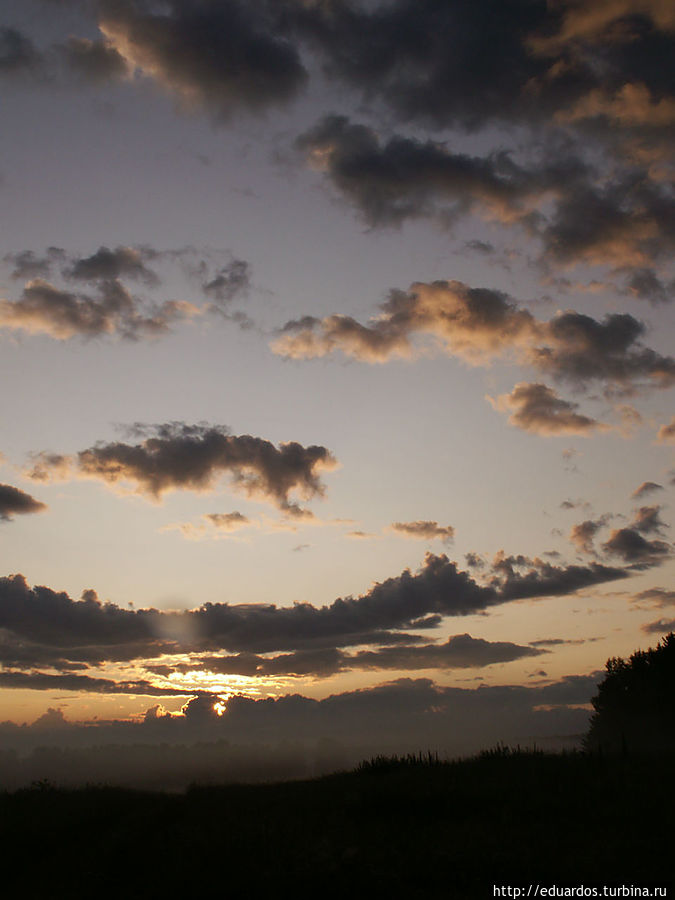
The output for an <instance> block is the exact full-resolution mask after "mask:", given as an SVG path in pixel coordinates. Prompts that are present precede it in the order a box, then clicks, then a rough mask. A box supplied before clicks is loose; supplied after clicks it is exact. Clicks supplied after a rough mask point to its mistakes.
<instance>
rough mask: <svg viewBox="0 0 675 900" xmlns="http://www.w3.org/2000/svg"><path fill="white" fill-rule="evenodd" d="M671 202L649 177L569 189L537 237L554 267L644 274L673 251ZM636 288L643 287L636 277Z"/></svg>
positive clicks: (674, 221)
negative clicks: (608, 267) (594, 266)
mask: <svg viewBox="0 0 675 900" xmlns="http://www.w3.org/2000/svg"><path fill="white" fill-rule="evenodd" d="M674 233H675V200H674V199H673V197H672V195H671V194H670V191H669V190H668V189H667V188H666V187H662V186H661V185H659V184H655V183H654V182H653V181H652V180H651V179H650V177H649V175H648V173H646V172H645V173H642V174H640V175H636V174H635V173H631V174H630V175H627V176H625V177H624V178H621V179H619V180H617V181H615V182H613V183H610V184H609V185H607V186H603V187H599V186H598V185H594V184H591V183H590V182H587V183H586V184H584V185H579V186H574V185H571V186H570V189H569V190H568V191H567V192H566V193H565V194H564V195H562V196H561V198H560V200H559V201H558V203H557V206H556V208H555V211H554V213H553V216H552V218H551V220H550V222H549V224H548V225H547V226H546V227H545V228H544V229H543V231H542V238H543V241H544V245H545V248H546V254H547V255H548V256H549V257H551V258H552V259H553V260H555V261H556V262H561V263H570V262H586V263H607V262H609V263H612V264H614V266H616V267H622V266H625V265H633V266H635V267H636V268H643V269H644V267H645V266H646V264H647V263H649V262H650V261H654V260H658V259H660V258H664V257H665V258H668V256H669V255H671V254H672V251H673V248H674V247H675V238H674V237H673V234H674ZM637 286H638V288H640V286H642V287H643V288H644V287H645V286H646V282H645V280H644V276H643V277H642V279H640V276H638V281H637Z"/></svg>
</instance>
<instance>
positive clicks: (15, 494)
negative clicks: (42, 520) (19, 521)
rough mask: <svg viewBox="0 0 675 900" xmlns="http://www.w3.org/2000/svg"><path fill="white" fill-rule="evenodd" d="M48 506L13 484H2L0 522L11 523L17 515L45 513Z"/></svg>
mask: <svg viewBox="0 0 675 900" xmlns="http://www.w3.org/2000/svg"><path fill="white" fill-rule="evenodd" d="M45 509H47V506H46V504H44V503H40V501H39V500H36V499H35V498H34V497H31V496H30V494H26V493H25V492H24V491H21V490H19V488H16V487H12V485H11V484H0V521H5V522H9V521H10V520H11V519H12V518H13V516H15V515H24V514H26V513H37V512H43V511H44V510H45Z"/></svg>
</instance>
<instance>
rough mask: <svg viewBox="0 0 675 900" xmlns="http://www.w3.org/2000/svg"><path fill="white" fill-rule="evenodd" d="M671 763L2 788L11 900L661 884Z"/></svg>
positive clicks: (529, 763)
mask: <svg viewBox="0 0 675 900" xmlns="http://www.w3.org/2000/svg"><path fill="white" fill-rule="evenodd" d="M674 763H675V758H674V757H673V756H662V757H656V758H655V757H651V758H650V759H648V760H646V759H643V758H640V757H627V758H621V757H618V758H609V759H608V758H606V757H604V758H603V757H601V756H592V755H584V754H580V753H576V754H569V755H562V756H558V755H549V754H543V753H533V752H508V751H505V750H496V751H493V752H491V753H486V754H482V755H481V756H480V757H476V758H473V759H469V760H464V761H457V762H452V763H436V762H435V761H434V760H430V761H428V762H426V763H424V764H422V763H420V762H419V761H413V760H411V759H407V760H398V759H396V758H393V759H392V758H379V759H375V760H373V761H371V762H370V763H366V764H363V765H362V766H361V767H360V768H359V769H358V770H357V771H355V772H349V773H342V774H336V775H332V776H327V777H324V778H321V779H317V780H313V781H296V782H286V783H280V784H268V785H230V786H224V787H193V788H191V789H190V790H188V791H187V792H186V793H184V794H156V793H154V794H153V793H142V792H134V791H127V790H121V789H109V788H105V787H90V788H86V789H81V790H72V791H68V790H56V789H52V788H50V787H49V786H48V785H46V784H42V785H36V786H34V787H33V788H31V789H26V790H21V791H17V792H15V793H11V794H2V795H0V840H1V846H2V847H3V854H4V858H5V860H7V861H8V862H9V865H7V866H6V868H5V875H4V882H5V889H6V890H8V891H9V890H10V888H11V893H9V892H8V893H7V896H17V897H18V896H21V897H33V896H35V897H38V896H39V897H49V898H55V897H69V898H76V897H87V898H90V897H97V896H99V895H100V894H101V893H105V894H106V895H107V894H111V893H114V894H116V895H117V896H120V897H125V898H135V897H157V898H159V897H162V898H167V897H179V896H183V897H187V898H192V897H211V896H213V897H242V898H244V897H245V898H250V897H258V896H263V895H270V896H274V897H280V896H281V897H291V896H292V897H294V898H295V897H312V898H315V897H317V898H318V897H326V896H338V895H340V896H357V895H358V896H359V897H361V896H364V897H385V896H403V897H406V898H417V897H419V898H422V897H424V898H427V897H443V898H471V900H476V898H482V897H486V898H487V897H492V896H493V884H497V885H509V884H510V885H521V884H525V885H526V886H527V885H529V884H530V883H540V884H542V885H551V884H552V883H554V882H561V881H565V882H574V883H575V884H581V883H582V882H586V883H589V882H595V883H617V882H621V881H623V882H626V883H630V884H638V885H639V884H641V883H648V882H649V883H654V882H656V881H661V882H663V881H664V880H667V879H668V878H669V877H670V872H671V865H670V864H669V863H667V862H666V860H668V859H669V858H670V855H671V850H672V833H671V810H672V809H673V807H674V803H675V782H674V780H673V778H672V773H673V764H674Z"/></svg>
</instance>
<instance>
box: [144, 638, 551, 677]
mask: <svg viewBox="0 0 675 900" xmlns="http://www.w3.org/2000/svg"><path fill="white" fill-rule="evenodd" d="M401 637H402V638H403V637H406V638H407V639H408V641H409V642H410V643H408V644H404V643H402V642H400V643H397V644H394V645H393V646H389V647H378V648H377V649H374V650H359V651H357V652H356V653H346V652H344V651H342V650H338V649H336V648H332V647H329V648H322V649H319V650H300V651H296V652H295V653H284V654H281V655H279V656H273V657H264V656H259V655H257V654H254V653H240V654H238V655H237V656H215V657H213V656H212V657H204V658H202V659H199V660H198V661H197V662H195V663H192V664H189V665H184V666H178V667H175V668H173V669H171V670H170V671H174V672H175V671H178V672H182V673H185V672H194V671H206V672H215V673H219V674H223V675H225V674H230V675H247V676H249V677H253V676H261V677H262V676H275V675H276V676H292V677H306V676H312V677H316V678H327V677H329V676H332V675H335V674H336V673H338V672H345V671H353V670H358V669H368V670H386V669H389V670H391V669H395V670H400V671H416V670H420V669H470V668H483V667H485V666H491V665H496V664H498V663H505V662H511V661H513V660H516V659H523V658H526V657H531V656H539V655H541V654H542V653H543V652H545V651H542V650H539V649H534V648H532V647H523V646H520V645H518V644H513V643H510V642H508V641H496V642H495V641H492V642H491V641H485V640H482V639H479V638H473V637H471V635H469V634H459V635H454V636H452V637H449V638H448V640H447V641H446V642H445V643H443V644H423V645H422V646H419V645H414V644H413V643H412V641H413V637H412V636H411V635H405V636H403V635H402V636H401ZM147 669H148V671H150V672H155V673H156V674H160V671H158V667H153V666H148V667H147ZM159 669H162V670H164V669H165V667H159ZM164 674H169V673H168V672H164Z"/></svg>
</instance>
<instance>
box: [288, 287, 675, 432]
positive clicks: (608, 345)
mask: <svg viewBox="0 0 675 900" xmlns="http://www.w3.org/2000/svg"><path fill="white" fill-rule="evenodd" d="M645 331H646V328H645V326H644V324H643V323H642V322H640V321H638V320H637V319H635V318H633V316H631V315H628V314H618V313H613V314H611V315H608V316H606V317H605V319H604V320H603V321H598V320H596V319H594V318H592V317H591V316H587V315H585V314H583V313H578V312H574V311H568V312H561V313H558V314H557V315H555V316H554V317H553V318H552V319H550V320H549V321H542V320H540V319H537V318H535V316H533V315H532V313H531V312H529V311H528V310H527V309H525V308H523V307H521V306H519V305H518V304H517V303H516V302H515V301H514V300H513V299H512V298H511V297H509V296H508V295H507V294H505V293H503V292H501V291H495V290H491V289H487V288H472V287H469V286H468V285H466V284H464V283H462V282H460V281H449V282H448V281H435V282H432V283H423V282H419V283H415V284H413V285H411V287H410V289H409V290H408V291H407V292H406V291H400V290H392V291H391V292H390V293H389V297H388V298H387V300H385V302H384V303H382V304H381V305H380V311H379V313H378V314H377V315H376V316H373V317H372V318H371V319H370V320H369V321H368V322H367V323H366V324H365V325H364V324H361V323H360V322H358V321H356V320H355V319H353V318H352V317H351V316H342V315H333V316H328V317H326V318H323V319H317V318H314V317H312V316H304V317H302V318H300V319H296V320H292V321H289V322H287V323H286V324H285V325H284V326H283V328H282V329H281V330H280V331H279V333H278V336H277V338H276V339H275V340H274V341H273V342H272V345H271V346H272V350H273V351H274V352H275V353H277V354H279V355H281V356H285V357H290V358H293V359H312V358H317V357H323V356H328V355H330V354H332V353H335V352H341V353H343V354H345V355H346V356H349V357H353V358H355V359H358V360H360V361H363V362H369V363H384V362H387V361H389V360H391V359H395V358H397V357H399V358H400V357H403V358H405V357H408V358H409V357H413V356H416V355H419V354H420V353H421V352H422V351H423V350H424V349H425V346H426V348H427V349H431V350H442V351H443V352H444V353H446V354H447V355H448V356H457V357H459V358H460V359H462V360H464V361H465V362H468V363H469V364H472V365H488V364H490V363H491V362H493V361H494V360H496V359H499V358H504V357H506V358H507V359H508V358H511V359H515V360H516V361H518V362H519V363H521V364H526V365H529V366H531V367H532V368H534V369H536V370H537V371H539V372H542V373H544V374H547V375H550V376H552V377H553V378H555V379H557V380H559V381H566V382H569V383H571V384H572V385H573V386H574V387H577V388H582V387H584V386H586V385H587V384H588V383H590V382H592V381H600V382H604V383H605V384H606V385H608V386H619V387H621V388H622V389H626V388H631V389H633V388H635V386H638V385H640V386H641V385H643V384H646V385H651V386H653V387H660V388H667V387H670V386H671V385H673V384H675V359H673V357H670V356H661V355H660V354H658V353H657V352H656V351H654V350H652V349H650V348H649V347H645V346H644V345H643V344H642V343H641V338H642V337H643V335H644V333H645ZM417 338H423V339H425V338H426V341H427V344H426V345H425V344H424V343H421V344H420V343H416V339H417ZM575 421H576V420H575ZM576 424H577V427H581V423H580V422H578V421H577V422H576Z"/></svg>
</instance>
